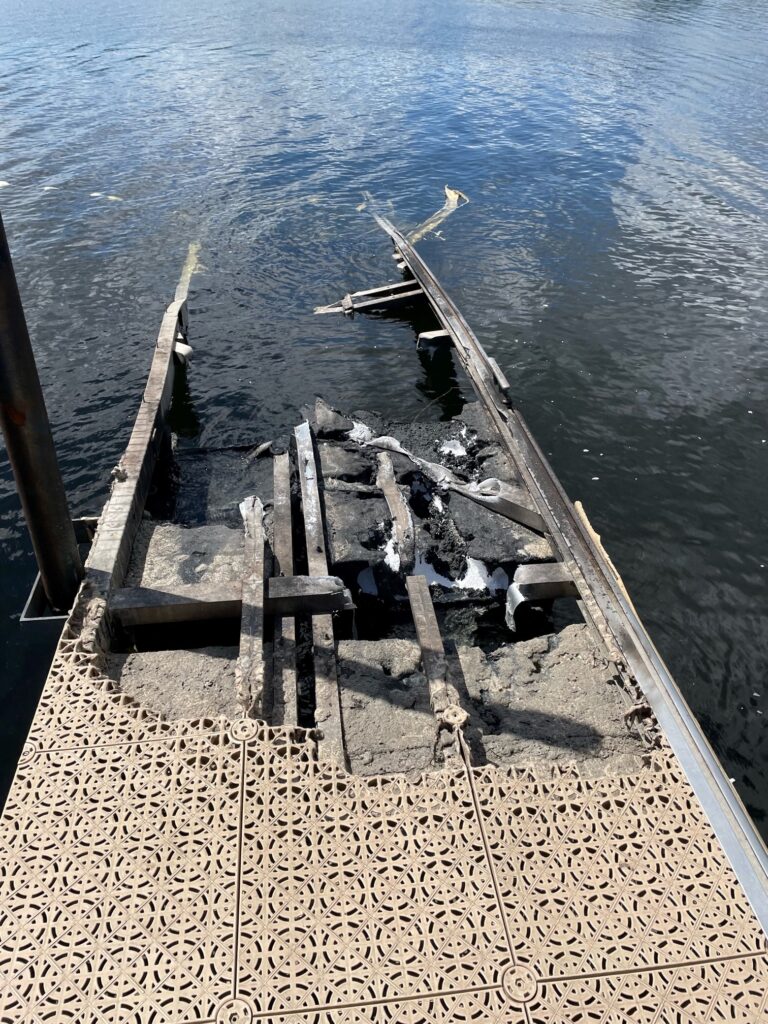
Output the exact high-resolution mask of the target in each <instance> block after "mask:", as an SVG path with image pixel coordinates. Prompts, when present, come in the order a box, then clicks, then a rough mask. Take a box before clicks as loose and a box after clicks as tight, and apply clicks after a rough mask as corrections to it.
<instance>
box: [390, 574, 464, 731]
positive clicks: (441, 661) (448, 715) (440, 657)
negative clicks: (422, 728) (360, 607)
mask: <svg viewBox="0 0 768 1024" xmlns="http://www.w3.org/2000/svg"><path fill="white" fill-rule="evenodd" d="M405 585H406V587H407V589H408V600H409V601H410V604H411V613H412V615H413V621H414V625H415V626H416V636H417V637H418V641H419V647H420V648H421V663H422V666H423V668H424V675H425V676H426V677H427V685H428V686H429V702H430V704H431V705H432V711H433V712H434V714H435V717H436V718H437V721H438V724H439V725H440V726H445V727H446V728H450V729H453V730H455V729H457V728H459V727H461V726H462V725H464V724H465V723H466V721H467V719H468V717H469V716H468V715H467V713H466V711H465V710H464V709H463V708H462V706H461V701H460V698H459V694H458V691H457V690H456V688H455V686H454V685H453V684H452V683H451V682H450V681H449V678H448V664H447V661H446V658H445V648H444V646H443V638H442V636H441V635H440V627H439V626H438V624H437V617H436V615H435V608H434V605H433V604H432V597H431V595H430V593H429V584H428V583H427V578H426V576H408V577H406V580H405Z"/></svg>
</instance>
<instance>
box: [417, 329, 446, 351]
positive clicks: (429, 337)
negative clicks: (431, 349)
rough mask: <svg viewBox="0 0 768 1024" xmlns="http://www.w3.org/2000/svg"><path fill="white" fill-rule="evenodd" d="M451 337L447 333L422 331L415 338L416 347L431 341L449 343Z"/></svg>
mask: <svg viewBox="0 0 768 1024" xmlns="http://www.w3.org/2000/svg"><path fill="white" fill-rule="evenodd" d="M450 340H451V336H450V334H449V333H448V331H442V330H440V331H422V332H421V334H419V335H417V336H416V347H417V348H418V347H419V345H422V344H423V343H424V342H425V341H426V342H433V341H450Z"/></svg>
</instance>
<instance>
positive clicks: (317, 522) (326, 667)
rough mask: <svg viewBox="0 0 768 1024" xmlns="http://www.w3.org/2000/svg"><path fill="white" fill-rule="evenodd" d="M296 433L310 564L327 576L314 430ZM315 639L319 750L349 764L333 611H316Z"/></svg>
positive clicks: (304, 427)
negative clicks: (322, 612)
mask: <svg viewBox="0 0 768 1024" xmlns="http://www.w3.org/2000/svg"><path fill="white" fill-rule="evenodd" d="M293 433H294V437H295V439H296V461H297V464H298V469H299V483H300V485H301V504H302V513H303V516H304V535H305V539H306V545H307V567H308V569H309V574H310V576H327V575H328V556H327V554H326V550H325V529H324V526H323V509H322V505H321V502H320V490H319V486H318V475H317V474H318V471H317V464H316V461H315V450H314V445H313V441H312V431H311V430H310V427H309V423H307V422H306V421H305V422H304V423H302V424H301V425H300V426H298V427H296V429H295V430H294V432H293ZM312 643H313V650H314V662H315V722H316V724H317V727H318V729H319V730H320V733H321V739H320V740H319V741H318V743H319V750H320V753H321V755H322V757H323V758H325V759H327V760H331V761H335V763H336V764H338V765H341V766H342V767H346V763H347V760H346V752H345V749H344V727H343V724H342V718H341V698H340V695H339V677H338V668H337V664H336V644H335V640H334V635H333V618H332V617H331V616H330V615H317V616H315V617H314V618H313V619H312Z"/></svg>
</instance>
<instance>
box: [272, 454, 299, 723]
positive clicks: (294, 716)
mask: <svg viewBox="0 0 768 1024" xmlns="http://www.w3.org/2000/svg"><path fill="white" fill-rule="evenodd" d="M273 478H274V486H273V495H274V508H273V514H272V552H273V555H274V574H275V577H274V578H278V577H280V576H292V575H293V516H292V511H291V463H290V456H289V455H288V452H283V453H281V454H279V455H276V456H275V458H274V466H273ZM272 659H273V665H272V689H273V694H272V718H273V721H274V723H275V724H276V725H297V724H298V720H299V718H298V703H297V701H298V692H297V672H296V622H295V620H294V619H293V618H291V617H290V616H286V617H282V616H276V617H275V623H274V640H273V647H272Z"/></svg>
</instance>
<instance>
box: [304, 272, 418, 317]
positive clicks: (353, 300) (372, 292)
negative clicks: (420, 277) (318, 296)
mask: <svg viewBox="0 0 768 1024" xmlns="http://www.w3.org/2000/svg"><path fill="white" fill-rule="evenodd" d="M418 287H419V285H418V283H417V282H416V281H413V280H410V281H397V282H395V283H394V284H384V285H381V286H380V287H378V288H366V289H365V290H364V291H360V292H350V293H349V294H348V295H345V296H344V298H343V299H341V301H340V302H332V303H331V304H330V305H328V306H317V307H316V309H315V313H316V314H317V313H342V312H350V311H351V310H352V309H355V308H357V306H358V302H360V301H363V300H365V299H368V298H371V297H376V296H386V295H390V294H394V293H397V292H400V291H407V290H409V289H413V288H418Z"/></svg>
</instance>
